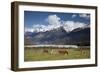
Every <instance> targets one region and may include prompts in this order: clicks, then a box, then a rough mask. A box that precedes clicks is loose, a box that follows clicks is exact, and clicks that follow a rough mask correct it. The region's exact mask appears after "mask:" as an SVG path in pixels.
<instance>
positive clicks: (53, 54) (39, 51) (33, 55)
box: [24, 47, 90, 61]
mask: <svg viewBox="0 0 100 73" xmlns="http://www.w3.org/2000/svg"><path fill="white" fill-rule="evenodd" d="M87 58H90V48H82V49H81V48H65V47H64V48H58V47H25V51H24V61H47V60H69V59H87Z"/></svg>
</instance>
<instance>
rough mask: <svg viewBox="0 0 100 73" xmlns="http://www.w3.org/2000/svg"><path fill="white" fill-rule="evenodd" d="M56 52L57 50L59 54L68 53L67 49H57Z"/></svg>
mask: <svg viewBox="0 0 100 73" xmlns="http://www.w3.org/2000/svg"><path fill="white" fill-rule="evenodd" d="M58 52H59V53H60V54H64V55H65V54H67V55H68V51H67V50H59V51H58Z"/></svg>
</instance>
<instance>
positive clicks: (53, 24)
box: [25, 15, 87, 32]
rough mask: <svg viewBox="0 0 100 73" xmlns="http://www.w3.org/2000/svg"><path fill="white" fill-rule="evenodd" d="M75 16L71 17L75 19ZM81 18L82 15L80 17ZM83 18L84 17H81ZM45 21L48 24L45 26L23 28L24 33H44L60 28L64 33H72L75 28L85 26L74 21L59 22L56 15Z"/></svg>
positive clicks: (36, 25) (35, 25)
mask: <svg viewBox="0 0 100 73" xmlns="http://www.w3.org/2000/svg"><path fill="white" fill-rule="evenodd" d="M75 16H76V15H73V17H75ZM81 16H82V15H81ZM83 17H85V15H83ZM46 21H47V22H48V24H47V25H46V24H45V25H42V24H34V25H33V27H32V28H25V32H27V31H30V32H34V31H36V32H44V31H49V30H52V29H56V28H59V27H61V26H63V27H64V29H65V30H66V31H68V32H69V31H72V30H74V29H76V28H79V27H85V26H86V25H87V24H84V23H82V22H75V21H68V20H67V21H63V20H61V18H60V17H58V16H57V15H49V16H48V17H47V18H46Z"/></svg>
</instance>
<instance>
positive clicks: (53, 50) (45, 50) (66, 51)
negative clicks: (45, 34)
mask: <svg viewBox="0 0 100 73" xmlns="http://www.w3.org/2000/svg"><path fill="white" fill-rule="evenodd" d="M43 53H48V54H53V55H54V54H55V55H56V54H62V55H68V54H69V53H68V50H67V49H52V50H48V49H43Z"/></svg>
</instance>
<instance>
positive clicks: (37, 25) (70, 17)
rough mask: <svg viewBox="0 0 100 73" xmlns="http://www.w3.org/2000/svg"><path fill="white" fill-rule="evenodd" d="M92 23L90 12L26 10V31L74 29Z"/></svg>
mask: <svg viewBox="0 0 100 73" xmlns="http://www.w3.org/2000/svg"><path fill="white" fill-rule="evenodd" d="M87 25H90V14H86V13H61V12H39V11H24V28H25V32H27V31H29V32H35V31H37V32H44V31H49V30H52V29H56V28H59V27H61V26H62V27H64V29H65V30H66V31H72V30H73V29H76V28H79V27H85V26H87Z"/></svg>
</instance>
